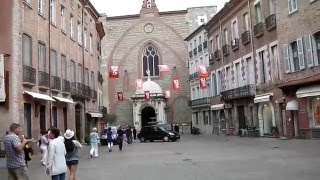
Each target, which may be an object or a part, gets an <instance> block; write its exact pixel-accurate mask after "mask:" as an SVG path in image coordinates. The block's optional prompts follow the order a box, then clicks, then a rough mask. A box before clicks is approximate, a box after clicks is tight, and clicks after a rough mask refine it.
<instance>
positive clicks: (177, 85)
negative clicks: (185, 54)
mask: <svg viewBox="0 0 320 180" xmlns="http://www.w3.org/2000/svg"><path fill="white" fill-rule="evenodd" d="M173 90H175V91H178V90H180V79H179V78H174V79H173Z"/></svg>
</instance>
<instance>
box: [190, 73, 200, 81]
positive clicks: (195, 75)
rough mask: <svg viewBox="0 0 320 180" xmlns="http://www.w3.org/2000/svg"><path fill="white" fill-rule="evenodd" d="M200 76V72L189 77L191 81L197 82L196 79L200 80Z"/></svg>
mask: <svg viewBox="0 0 320 180" xmlns="http://www.w3.org/2000/svg"><path fill="white" fill-rule="evenodd" d="M198 76H199V72H195V73H193V74H191V75H189V80H190V81H192V80H196V79H198Z"/></svg>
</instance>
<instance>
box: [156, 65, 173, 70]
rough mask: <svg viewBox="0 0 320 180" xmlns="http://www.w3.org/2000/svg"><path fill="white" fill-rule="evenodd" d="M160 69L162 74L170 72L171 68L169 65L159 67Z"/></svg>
mask: <svg viewBox="0 0 320 180" xmlns="http://www.w3.org/2000/svg"><path fill="white" fill-rule="evenodd" d="M158 67H159V71H160V72H167V71H170V68H169V66H168V65H158Z"/></svg>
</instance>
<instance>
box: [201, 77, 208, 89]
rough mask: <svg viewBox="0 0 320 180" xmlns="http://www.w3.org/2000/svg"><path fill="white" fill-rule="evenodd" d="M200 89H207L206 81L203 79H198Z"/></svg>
mask: <svg viewBox="0 0 320 180" xmlns="http://www.w3.org/2000/svg"><path fill="white" fill-rule="evenodd" d="M200 89H207V79H206V78H204V77H202V78H200Z"/></svg>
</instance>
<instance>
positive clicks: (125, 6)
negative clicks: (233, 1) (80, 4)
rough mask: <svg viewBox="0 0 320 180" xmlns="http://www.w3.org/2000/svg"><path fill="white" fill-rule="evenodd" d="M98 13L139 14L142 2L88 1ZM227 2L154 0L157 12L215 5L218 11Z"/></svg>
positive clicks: (211, 0)
mask: <svg viewBox="0 0 320 180" xmlns="http://www.w3.org/2000/svg"><path fill="white" fill-rule="evenodd" d="M90 1H91V3H92V4H93V5H94V7H95V8H96V9H97V10H98V12H99V13H106V14H107V16H109V17H110V16H121V15H129V14H139V12H140V9H141V6H142V2H143V0H90ZM228 1H229V0H156V4H157V7H158V9H159V11H161V12H162V11H173V10H185V9H187V8H188V7H197V6H212V5H217V6H218V10H220V9H221V8H222V7H223V5H224V3H225V2H228Z"/></svg>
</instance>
